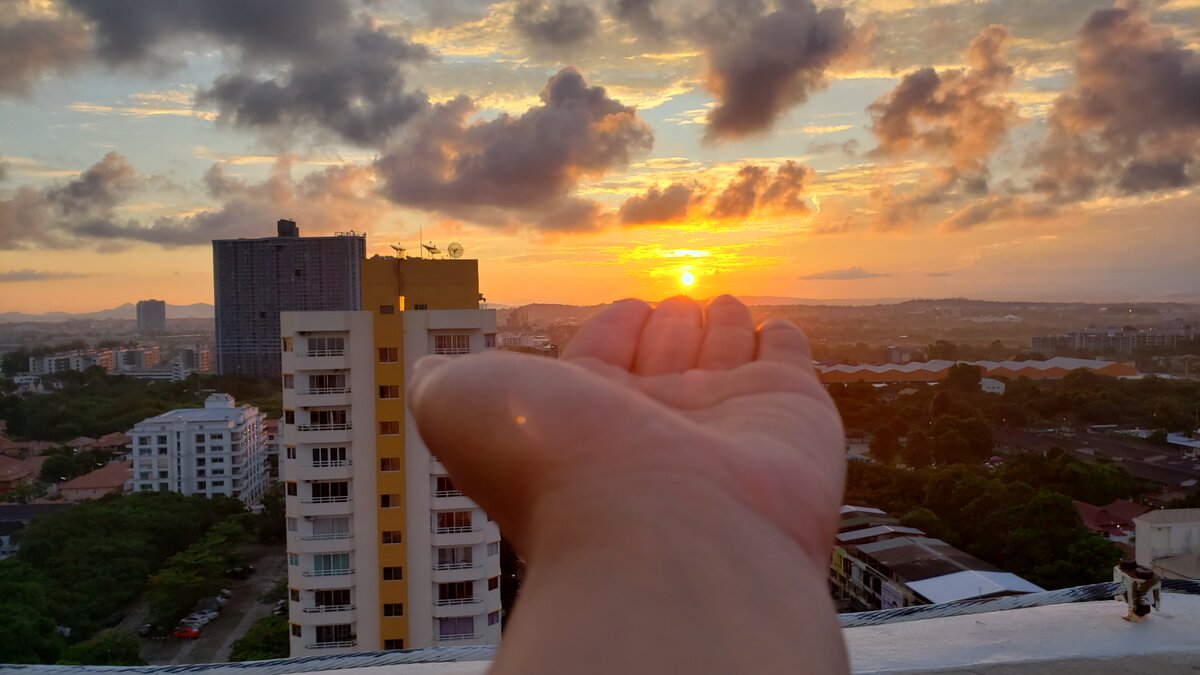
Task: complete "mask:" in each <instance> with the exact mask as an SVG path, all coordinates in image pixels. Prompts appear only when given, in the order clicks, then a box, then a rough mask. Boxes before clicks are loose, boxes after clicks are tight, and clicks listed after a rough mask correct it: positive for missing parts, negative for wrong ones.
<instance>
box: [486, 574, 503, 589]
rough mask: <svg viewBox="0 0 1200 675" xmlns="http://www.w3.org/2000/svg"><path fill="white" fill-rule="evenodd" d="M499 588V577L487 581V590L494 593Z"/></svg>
mask: <svg viewBox="0 0 1200 675" xmlns="http://www.w3.org/2000/svg"><path fill="white" fill-rule="evenodd" d="M497 588H500V577H491V578H489V579H488V590H489V591H494V590H496V589H497Z"/></svg>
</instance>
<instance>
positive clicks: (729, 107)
mask: <svg viewBox="0 0 1200 675" xmlns="http://www.w3.org/2000/svg"><path fill="white" fill-rule="evenodd" d="M698 30H699V32H700V33H701V34H702V35H703V41H705V42H706V43H707V53H708V88H709V89H710V90H711V91H712V93H713V94H714V95H715V96H716V98H717V106H716V107H715V108H713V109H712V110H711V111H710V112H709V115H708V128H707V130H706V137H707V138H708V139H709V140H716V139H727V138H738V137H742V136H747V135H750V134H754V133H759V132H764V131H767V130H768V129H770V128H771V126H772V125H773V124H774V122H775V120H776V119H778V117H779V116H780V115H782V114H783V113H784V112H785V111H787V110H788V109H790V108H792V107H793V106H796V105H798V104H801V103H803V102H805V101H806V100H808V96H809V94H810V93H811V92H812V91H813V90H815V89H818V88H820V87H822V86H824V84H825V72H826V70H828V68H829V67H830V66H831V65H832V64H833V62H834V61H835V60H836V59H838V58H840V57H843V56H845V55H847V54H848V53H849V52H850V51H851V50H852V48H853V47H854V44H855V39H854V27H853V26H852V25H851V24H850V22H849V21H847V20H846V14H845V11H843V10H842V9H840V8H831V7H827V8H825V9H821V10H819V11H818V10H817V8H816V6H815V5H813V3H812V1H811V0H780V2H779V3H778V7H777V8H776V9H775V10H774V11H770V12H767V11H766V8H765V7H764V5H763V3H762V2H757V1H754V0H724V1H722V2H718V3H716V5H715V6H714V9H713V11H712V12H710V13H709V14H708V15H706V16H705V17H703V18H702V20H701V22H700V27H699V28H698Z"/></svg>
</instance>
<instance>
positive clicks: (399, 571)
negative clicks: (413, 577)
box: [383, 567, 404, 581]
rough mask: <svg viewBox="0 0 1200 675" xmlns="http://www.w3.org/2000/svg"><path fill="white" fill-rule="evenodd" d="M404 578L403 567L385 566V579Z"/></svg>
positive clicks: (396, 579)
mask: <svg viewBox="0 0 1200 675" xmlns="http://www.w3.org/2000/svg"><path fill="white" fill-rule="evenodd" d="M403 578H404V568H403V567H385V568H383V580H384V581H400V580H401V579H403Z"/></svg>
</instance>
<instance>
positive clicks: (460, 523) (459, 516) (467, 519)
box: [437, 511, 471, 533]
mask: <svg viewBox="0 0 1200 675" xmlns="http://www.w3.org/2000/svg"><path fill="white" fill-rule="evenodd" d="M437 530H438V532H440V533H446V532H470V531H471V512H470V511H439V512H438V513H437Z"/></svg>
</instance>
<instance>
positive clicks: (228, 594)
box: [217, 588, 233, 600]
mask: <svg viewBox="0 0 1200 675" xmlns="http://www.w3.org/2000/svg"><path fill="white" fill-rule="evenodd" d="M217 597H218V598H225V599H226V600H228V599H229V598H232V597H233V591H231V590H229V589H228V588H222V589H221V590H219V591H217Z"/></svg>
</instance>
